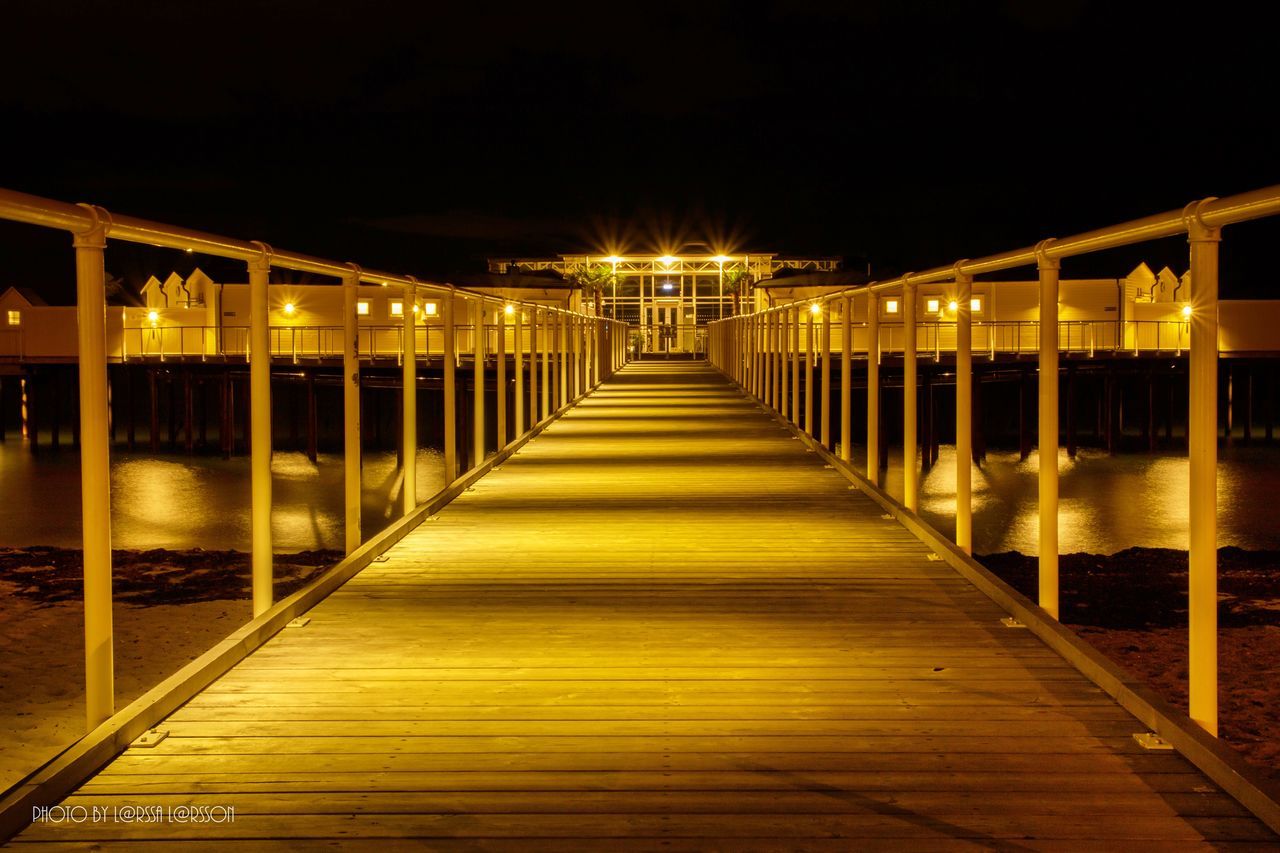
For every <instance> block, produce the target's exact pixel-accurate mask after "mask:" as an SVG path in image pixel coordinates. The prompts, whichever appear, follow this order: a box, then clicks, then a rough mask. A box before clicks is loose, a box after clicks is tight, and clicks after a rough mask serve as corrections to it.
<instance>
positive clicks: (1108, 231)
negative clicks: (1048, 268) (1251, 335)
mask: <svg viewBox="0 0 1280 853" xmlns="http://www.w3.org/2000/svg"><path fill="white" fill-rule="evenodd" d="M1276 214H1280V185H1273V186H1270V187H1263V188H1262V189H1259V190H1253V191H1252V192H1246V193H1239V194H1237V195H1233V196H1227V197H1226V198H1214V197H1212V196H1211V197H1209V198H1206V199H1202V200H1200V201H1194V202H1191V203H1190V204H1188V205H1187V206H1186V207H1184V208H1182V209H1181V210H1170V211H1166V212H1164V213H1157V214H1155V215H1153V216H1146V217H1143V218H1141V219H1133V220H1130V221H1128V222H1121V223H1119V224H1117V225H1110V226H1107V227H1106V228H1099V229H1096V230H1094V231H1086V232H1084V233H1082V234H1076V235H1073V236H1071V237H1062V238H1056V239H1055V238H1049V239H1048V240H1044V241H1041V242H1040V243H1038V244H1036V245H1035V246H1027V247H1024V248H1021V249H1013V250H1011V251H1008V252H1000V253H998V254H995V255H987V256H985V257H981V258H975V259H970V258H965V259H963V260H959V261H956V263H954V264H952V265H951V266H938V267H932V268H930V269H927V270H925V271H923V272H909V273H905V274H903V275H900V276H898V277H896V278H891V279H886V280H884V281H873V282H868V283H866V284H859V285H855V286H853V287H847V288H844V289H842V290H838V291H834V292H832V293H827V294H823V295H822V296H815V297H812V298H806V299H792V300H791V301H789V302H786V303H783V304H780V305H773V306H770V307H769V308H765V309H761V310H759V311H754V312H751V314H748V315H742V316H753V315H755V314H767V313H770V312H773V311H782V310H786V309H788V308H792V307H794V306H796V305H798V304H806V305H807V304H811V303H817V304H823V303H826V302H829V301H831V300H833V299H842V298H845V297H848V296H853V295H856V294H859V293H878V292H882V291H893V290H898V289H900V288H902V287H903V286H904V285H906V284H929V283H932V282H943V281H953V280H954V279H955V278H956V276H957V275H963V276H978V275H985V274H988V273H993V272H1000V271H1002V270H1010V269H1016V268H1018V267H1025V266H1033V265H1035V264H1036V263H1037V262H1038V261H1039V260H1040V259H1042V258H1043V259H1044V260H1047V261H1058V260H1061V259H1063V258H1069V257H1073V256H1076V255H1086V254H1090V253H1092V252H1100V251H1103V250H1106V249H1116V248H1120V247H1121V246H1131V245H1134V244H1136V243H1145V242H1148V241H1150V240H1159V239H1162V238H1164V237H1176V236H1178V235H1179V234H1187V233H1189V231H1190V230H1191V229H1192V228H1195V227H1203V228H1211V229H1212V228H1222V227H1223V226H1225V225H1234V224H1237V223H1240V222H1247V221H1249V220H1251V219H1262V218H1264V217H1267V216H1274V215H1276ZM992 283H993V284H999V282H992ZM725 319H726V320H729V319H732V318H725ZM712 322H713V323H720V322H724V321H723V320H715V321H712Z"/></svg>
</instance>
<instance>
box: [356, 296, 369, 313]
mask: <svg viewBox="0 0 1280 853" xmlns="http://www.w3.org/2000/svg"><path fill="white" fill-rule="evenodd" d="M356 313H357V314H359V315H360V316H361V317H367V316H369V300H368V299H361V300H359V301H358V302H356Z"/></svg>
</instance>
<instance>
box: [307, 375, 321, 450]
mask: <svg viewBox="0 0 1280 853" xmlns="http://www.w3.org/2000/svg"><path fill="white" fill-rule="evenodd" d="M316 421H317V414H316V373H315V371H314V370H308V371H307V458H308V459H310V460H311V461H312V462H315V461H316V457H317V456H318V455H319V454H318V450H319V448H318V446H317V445H318V444H319V441H318V437H317V435H316V433H317V428H318V424H317V422H316Z"/></svg>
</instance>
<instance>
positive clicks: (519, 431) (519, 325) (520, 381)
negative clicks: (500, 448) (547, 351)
mask: <svg viewBox="0 0 1280 853" xmlns="http://www.w3.org/2000/svg"><path fill="white" fill-rule="evenodd" d="M515 317H516V327H515V335H514V337H515V346H514V347H513V349H514V350H515V352H514V353H513V354H512V358H514V359H515V362H514V367H515V371H514V372H515V380H516V387H515V393H514V395H513V397H514V400H515V406H516V410H515V419H516V429H515V437H516V438H520V436H522V435H524V431H525V426H524V306H523V305H516V310H515Z"/></svg>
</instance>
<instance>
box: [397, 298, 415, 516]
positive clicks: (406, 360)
mask: <svg viewBox="0 0 1280 853" xmlns="http://www.w3.org/2000/svg"><path fill="white" fill-rule="evenodd" d="M403 298H404V301H403V302H402V303H401V312H400V313H401V319H402V321H403V323H404V332H403V334H402V335H401V338H402V344H403V347H404V351H403V354H402V358H401V359H400V367H401V370H402V371H403V377H402V382H401V386H402V389H403V390H402V391H401V394H402V395H403V400H402V405H401V406H400V411H401V414H402V415H403V418H404V423H403V425H402V427H401V430H400V438H401V442H402V444H403V450H402V454H401V455H402V456H403V457H404V468H403V471H402V473H403V474H404V478H403V479H404V485H403V487H402V488H401V491H400V494H401V496H402V498H403V501H402V506H401V509H402V514H404V515H408V514H409V513H411V512H413V509H414V507H416V506H417V505H418V329H417V325H418V324H417V317H416V312H415V311H414V309H415V308H416V307H417V305H418V287H417V282H415V281H414V280H413V279H412V278H410V279H409V283H408V284H406V285H405V286H404V297H403Z"/></svg>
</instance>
